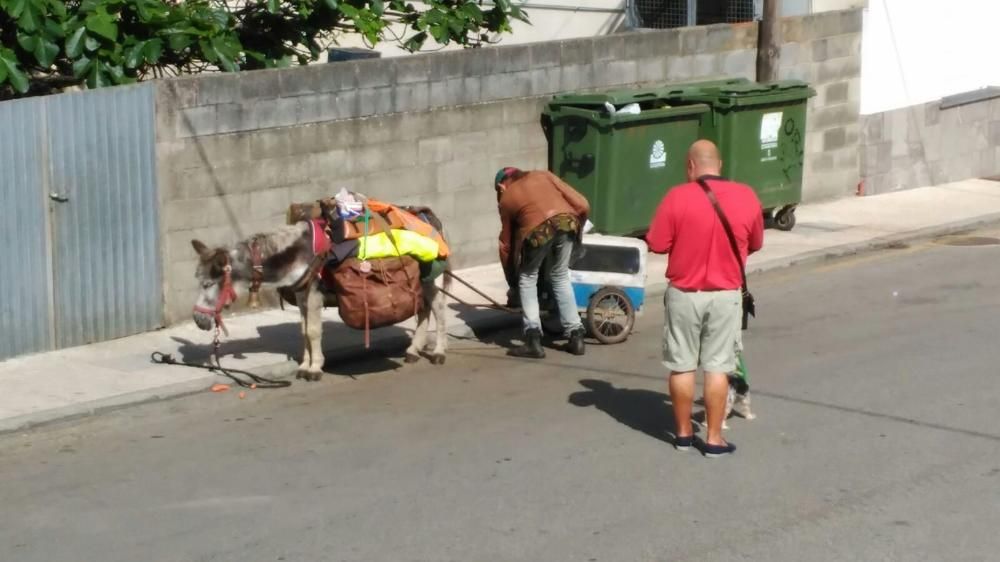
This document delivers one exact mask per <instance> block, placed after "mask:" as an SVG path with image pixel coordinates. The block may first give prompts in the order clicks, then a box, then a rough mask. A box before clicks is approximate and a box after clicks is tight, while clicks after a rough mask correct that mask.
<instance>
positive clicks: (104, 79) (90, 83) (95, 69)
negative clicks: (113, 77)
mask: <svg viewBox="0 0 1000 562" xmlns="http://www.w3.org/2000/svg"><path fill="white" fill-rule="evenodd" d="M110 85H111V81H110V80H109V79H108V73H107V71H106V70H105V69H104V65H102V64H101V63H100V61H94V65H93V66H91V67H90V74H88V75H87V87H88V88H104V87H106V86H110Z"/></svg>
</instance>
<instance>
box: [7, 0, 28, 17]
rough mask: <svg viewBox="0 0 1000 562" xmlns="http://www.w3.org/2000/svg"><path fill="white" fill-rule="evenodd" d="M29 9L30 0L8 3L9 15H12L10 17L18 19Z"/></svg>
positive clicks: (13, 0)
mask: <svg viewBox="0 0 1000 562" xmlns="http://www.w3.org/2000/svg"><path fill="white" fill-rule="evenodd" d="M27 7H28V0H10V1H9V2H7V13H9V14H10V17H12V18H14V19H18V18H20V17H21V14H23V13H24V10H25V8H27Z"/></svg>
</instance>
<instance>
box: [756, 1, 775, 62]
mask: <svg viewBox="0 0 1000 562" xmlns="http://www.w3.org/2000/svg"><path fill="white" fill-rule="evenodd" d="M780 1H781V0H764V10H763V13H762V15H761V19H760V22H758V24H757V81H758V82H773V81H775V80H777V79H778V57H779V54H780V50H779V49H778V45H779V44H781V21H780V20H779V19H778V3H779V2H780Z"/></svg>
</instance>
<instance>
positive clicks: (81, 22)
mask: <svg viewBox="0 0 1000 562" xmlns="http://www.w3.org/2000/svg"><path fill="white" fill-rule="evenodd" d="M513 20H521V21H527V16H526V15H525V14H524V13H523V12H522V11H521V10H520V8H518V7H517V6H515V5H513V4H512V3H511V2H510V0H497V1H496V2H495V3H494V4H493V6H492V7H491V8H489V9H484V8H483V7H481V2H477V1H474V0H428V1H427V2H423V3H418V4H417V5H414V4H412V3H406V2H404V1H403V0H348V1H341V0H291V1H289V0H70V1H66V2H63V1H61V0H0V99H4V98H9V97H17V96H24V95H38V94H46V93H51V92H53V91H58V90H59V89H61V88H65V87H67V86H74V85H81V84H85V85H86V86H87V87H89V88H99V87H102V86H108V85H115V84H128V83H132V82H135V81H138V80H143V79H147V78H150V77H159V76H165V75H176V74H188V73H195V72H202V71H206V70H216V69H219V70H223V71H230V72H233V71H238V70H249V69H259V68H273V67H281V66H288V65H291V64H307V63H309V62H310V61H315V60H318V59H319V57H320V55H321V54H322V53H323V52H324V45H326V44H328V43H329V41H330V40H335V39H336V37H337V36H339V35H342V34H344V33H356V34H360V35H361V36H362V37H364V39H365V41H366V42H367V43H368V44H369V45H372V46H374V45H375V44H377V43H380V42H383V41H394V42H397V43H398V44H399V45H400V46H402V47H403V48H404V49H407V50H409V51H411V52H415V51H420V50H422V49H424V48H425V46H426V45H428V44H437V45H448V44H453V43H457V44H459V45H463V46H466V47H475V46H479V45H481V44H482V43H484V42H488V41H489V37H490V35H491V34H493V33H504V32H509V31H510V30H511V27H510V26H511V23H512V21H513ZM394 29H405V30H406V31H405V32H404V33H402V34H398V33H396V32H394V31H393V30H394Z"/></svg>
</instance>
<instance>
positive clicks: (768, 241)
mask: <svg viewBox="0 0 1000 562" xmlns="http://www.w3.org/2000/svg"><path fill="white" fill-rule="evenodd" d="M797 215H798V224H797V226H796V227H795V229H794V230H793V231H791V232H779V231H776V230H768V231H767V233H766V234H765V247H764V250H762V251H761V252H759V253H758V254H756V255H754V256H753V257H752V258H751V260H750V272H760V271H765V270H770V269H776V268H781V267H786V266H789V265H793V264H796V263H804V262H808V261H812V260H820V259H825V258H828V257H835V256H841V255H847V254H852V253H856V252H859V251H863V250H866V249H870V248H877V247H880V246H887V245H889V244H892V243H893V242H899V241H903V240H907V239H914V238H922V237H928V236H934V235H941V234H946V233H949V232H954V231H958V230H963V229H969V228H974V227H976V226H979V225H984V224H990V223H993V222H998V221H1000V182H993V181H986V180H967V181H962V182H956V183H951V184H947V185H941V186H936V187H926V188H921V189H914V190H909V191H902V192H897V193H891V194H885V195H878V196H872V197H857V198H849V199H841V200H838V201H832V202H829V203H821V204H816V205H806V206H802V207H800V208H799V210H798V212H797ZM665 264H666V259H665V258H664V257H663V256H655V255H650V257H649V278H648V280H647V290H648V291H649V292H650V293H653V294H655V293H657V292H662V290H663V288H664V287H665V283H664V278H663V271H664V268H665ZM457 273H458V274H459V275H460V276H461V277H462V278H463V279H465V280H467V281H469V282H470V283H472V284H473V285H475V286H476V287H477V288H479V289H480V290H482V291H484V292H486V293H487V294H490V295H492V296H493V297H494V298H495V299H497V300H499V301H501V302H502V301H503V300H504V299H505V294H506V283H505V282H504V280H503V275H502V274H501V273H500V268H499V265H489V266H482V267H476V268H470V269H465V270H462V271H460V272H457ZM453 289H454V290H453V292H454V293H455V294H456V296H458V297H459V298H461V299H463V300H465V301H467V302H473V303H481V302H483V299H482V298H481V297H479V296H477V295H475V294H474V293H473V292H472V291H470V290H468V289H466V288H464V287H462V286H461V285H460V284H458V283H455V284H454V285H453ZM449 315H450V316H449V319H448V332H449V334H450V335H451V336H453V337H470V336H475V333H476V332H482V331H484V330H490V329H495V328H497V327H502V326H510V325H514V324H516V323H517V321H518V318H517V317H514V316H512V315H510V314H507V313H503V312H498V311H493V310H488V309H470V308H468V307H464V306H461V305H459V304H457V303H454V302H452V303H450V306H449ZM227 326H228V327H229V330H230V337H229V338H226V341H225V343H224V344H223V347H222V353H223V363H224V365H225V366H227V367H231V368H236V369H244V370H252V371H254V372H256V373H259V374H262V375H264V376H272V377H280V376H288V375H290V374H292V373H293V372H294V367H295V362H294V361H293V360H292V358H294V357H298V356H299V355H300V345H301V344H300V336H299V325H298V312H297V310H292V309H286V310H284V311H281V310H269V311H265V312H260V313H254V314H244V315H239V316H232V317H229V318H228V319H227ZM412 330H413V322H412V321H411V322H407V323H405V324H401V325H399V326H395V327H391V328H384V329H381V330H376V331H374V332H372V347H373V348H375V349H385V348H388V347H395V346H399V345H401V344H403V343H404V342H405V341H407V338H408V336H409V334H410V333H412ZM210 344H211V335H210V333H208V332H202V331H200V330H198V329H197V328H196V327H194V325H193V324H185V325H182V326H178V327H173V328H169V329H164V330H159V331H156V332H151V333H147V334H140V335H137V336H131V337H127V338H122V339H119V340H115V341H110V342H104V343H99V344H94V345H88V346H83V347H77V348H72V349H65V350H60V351H54V352H50V353H42V354H37V355H30V356H25V357H19V358H15V359H10V360H7V361H5V362H0V384H2V386H3V388H4V389H5V391H4V392H3V393H2V394H0V432H3V431H13V430H17V429H22V428H26V427H28V426H31V425H36V424H39V423H44V422H49V421H53V420H58V419H63V418H68V417H73V416H79V415H87V414H92V413H95V412H99V411H101V410H104V409H107V408H112V407H116V406H122V405H126V404H134V403H139V402H143V401H149V400H155V399H162V398H167V397H171V396H178V395H182V394H187V393H193V392H200V391H204V390H205V389H206V388H207V387H208V386H210V385H211V384H212V383H215V382H229V380H228V379H225V378H223V377H216V376H215V375H212V374H211V373H208V372H207V371H204V370H200V369H187V368H181V367H168V366H163V365H157V364H153V363H152V362H151V361H150V354H151V353H152V352H153V351H161V352H163V353H169V354H173V355H174V357H175V358H177V359H179V360H184V361H190V362H203V361H205V360H207V358H208V357H209V354H210V352H211V345H210ZM625 345H628V344H627V343H626V344H625ZM324 350H325V351H326V354H327V359H328V361H329V362H334V361H337V360H343V359H347V358H350V357H352V356H358V355H362V354H364V353H365V349H364V344H363V334H362V333H361V332H359V331H356V330H352V329H350V328H347V327H346V326H344V325H343V324H342V323H341V322H340V318H339V315H338V314H337V312H336V310H335V309H334V310H328V311H327V313H326V317H325V323H324ZM325 380H329V379H325ZM301 384H306V383H301ZM275 392H280V391H275Z"/></svg>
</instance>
